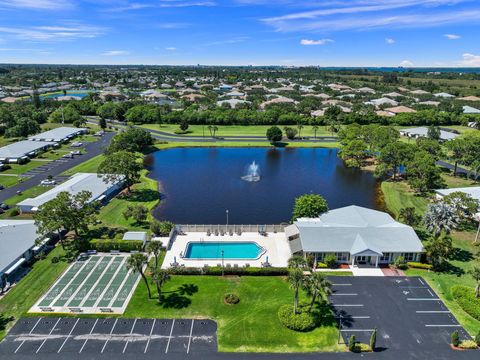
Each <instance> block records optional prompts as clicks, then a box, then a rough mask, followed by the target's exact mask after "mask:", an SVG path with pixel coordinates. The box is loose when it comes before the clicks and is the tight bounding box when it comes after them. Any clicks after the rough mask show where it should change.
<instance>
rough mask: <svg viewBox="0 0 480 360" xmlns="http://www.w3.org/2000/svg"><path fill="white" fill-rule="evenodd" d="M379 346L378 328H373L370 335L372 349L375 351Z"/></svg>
mask: <svg viewBox="0 0 480 360" xmlns="http://www.w3.org/2000/svg"><path fill="white" fill-rule="evenodd" d="M376 347H377V329H373V331H372V334H371V335H370V349H372V351H375V348H376Z"/></svg>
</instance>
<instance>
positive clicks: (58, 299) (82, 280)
mask: <svg viewBox="0 0 480 360" xmlns="http://www.w3.org/2000/svg"><path fill="white" fill-rule="evenodd" d="M127 258H128V255H122V254H115V255H112V254H103V255H102V254H99V255H94V256H91V257H89V258H88V259H86V260H80V261H76V262H75V263H73V264H72V265H71V266H70V267H69V268H68V269H67V270H66V271H65V273H64V274H63V275H62V276H61V277H60V278H59V279H58V280H57V281H56V283H55V284H54V285H53V286H52V287H51V288H50V289H49V290H48V291H47V292H46V294H45V295H44V296H43V297H42V298H41V299H40V300H39V301H38V302H37V303H36V304H35V306H33V307H32V308H31V309H30V312H31V313H39V312H54V313H87V314H97V313H115V314H122V313H123V312H124V311H125V308H126V306H127V304H128V301H129V299H130V297H131V295H132V293H133V291H134V290H135V287H136V285H137V283H138V281H139V274H137V273H134V272H132V271H131V270H130V269H128V268H127V266H126V262H127Z"/></svg>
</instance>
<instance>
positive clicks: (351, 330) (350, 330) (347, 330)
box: [340, 329, 375, 332]
mask: <svg viewBox="0 0 480 360" xmlns="http://www.w3.org/2000/svg"><path fill="white" fill-rule="evenodd" d="M340 331H346V332H362V331H375V329H340Z"/></svg>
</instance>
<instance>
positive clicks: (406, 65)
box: [399, 60, 413, 67]
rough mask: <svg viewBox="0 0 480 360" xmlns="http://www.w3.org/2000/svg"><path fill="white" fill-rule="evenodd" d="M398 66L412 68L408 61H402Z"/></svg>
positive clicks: (411, 63)
mask: <svg viewBox="0 0 480 360" xmlns="http://www.w3.org/2000/svg"><path fill="white" fill-rule="evenodd" d="M399 66H403V67H412V66H413V62H411V61H410V60H403V61H402V62H401V63H400V64H399Z"/></svg>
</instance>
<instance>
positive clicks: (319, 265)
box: [317, 262, 328, 269]
mask: <svg viewBox="0 0 480 360" xmlns="http://www.w3.org/2000/svg"><path fill="white" fill-rule="evenodd" d="M326 268H328V266H327V264H325V263H323V262H317V269H326Z"/></svg>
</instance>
